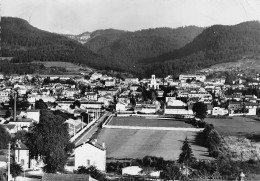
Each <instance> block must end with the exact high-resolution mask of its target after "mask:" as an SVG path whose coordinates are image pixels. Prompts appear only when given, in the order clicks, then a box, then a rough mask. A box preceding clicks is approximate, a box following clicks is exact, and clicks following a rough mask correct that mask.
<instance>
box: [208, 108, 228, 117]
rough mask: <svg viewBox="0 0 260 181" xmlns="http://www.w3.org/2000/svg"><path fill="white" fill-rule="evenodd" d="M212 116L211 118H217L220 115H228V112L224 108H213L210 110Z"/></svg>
mask: <svg viewBox="0 0 260 181" xmlns="http://www.w3.org/2000/svg"><path fill="white" fill-rule="evenodd" d="M212 115H213V116H217V115H220V116H224V115H228V110H227V109H225V108H220V107H214V108H213V109H212Z"/></svg>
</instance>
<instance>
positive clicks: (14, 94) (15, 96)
mask: <svg viewBox="0 0 260 181" xmlns="http://www.w3.org/2000/svg"><path fill="white" fill-rule="evenodd" d="M13 96H14V107H13V109H14V110H13V114H14V115H13V118H14V121H16V98H17V93H16V92H15V91H14V92H13Z"/></svg>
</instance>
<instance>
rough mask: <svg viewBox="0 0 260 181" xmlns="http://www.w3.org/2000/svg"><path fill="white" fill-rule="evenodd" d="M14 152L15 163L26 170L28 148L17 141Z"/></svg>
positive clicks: (27, 166)
mask: <svg viewBox="0 0 260 181" xmlns="http://www.w3.org/2000/svg"><path fill="white" fill-rule="evenodd" d="M14 152H15V162H16V163H19V164H20V165H21V166H22V167H23V169H28V168H29V166H30V165H29V163H30V159H29V148H28V147H27V146H26V145H25V144H23V143H22V142H21V141H18V142H17V143H16V147H15V150H14Z"/></svg>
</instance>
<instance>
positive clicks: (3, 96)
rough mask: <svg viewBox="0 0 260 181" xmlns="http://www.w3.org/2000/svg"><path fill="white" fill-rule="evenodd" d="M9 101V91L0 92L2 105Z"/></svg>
mask: <svg viewBox="0 0 260 181" xmlns="http://www.w3.org/2000/svg"><path fill="white" fill-rule="evenodd" d="M8 100H9V91H6V90H1V91H0V103H1V102H7V101H8Z"/></svg>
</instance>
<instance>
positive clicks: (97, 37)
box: [85, 29, 127, 53]
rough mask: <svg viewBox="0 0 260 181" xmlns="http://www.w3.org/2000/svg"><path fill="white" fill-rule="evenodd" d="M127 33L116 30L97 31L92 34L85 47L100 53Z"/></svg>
mask: <svg viewBox="0 0 260 181" xmlns="http://www.w3.org/2000/svg"><path fill="white" fill-rule="evenodd" d="M126 33H127V32H126V31H121V30H115V29H106V30H96V31H94V32H92V33H91V35H90V38H89V40H88V42H86V43H85V46H86V47H88V48H89V49H90V50H92V51H94V52H97V53H98V51H99V50H100V49H102V48H104V47H106V46H109V45H110V44H111V43H113V42H114V41H116V40H118V39H119V38H121V37H122V36H123V35H124V34H126Z"/></svg>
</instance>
